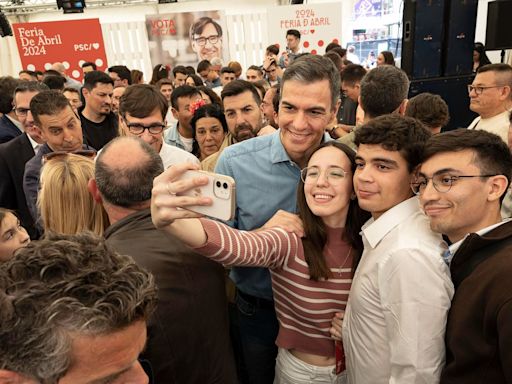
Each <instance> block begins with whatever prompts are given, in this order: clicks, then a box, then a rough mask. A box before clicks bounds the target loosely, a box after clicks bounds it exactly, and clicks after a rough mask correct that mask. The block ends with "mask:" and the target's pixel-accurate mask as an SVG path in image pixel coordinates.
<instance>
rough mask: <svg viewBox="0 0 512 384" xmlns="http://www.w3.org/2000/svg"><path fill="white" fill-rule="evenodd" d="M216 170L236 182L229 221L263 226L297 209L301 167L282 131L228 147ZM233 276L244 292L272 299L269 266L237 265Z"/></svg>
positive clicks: (237, 225) (238, 225)
mask: <svg viewBox="0 0 512 384" xmlns="http://www.w3.org/2000/svg"><path fill="white" fill-rule="evenodd" d="M215 172H217V173H222V174H224V175H228V176H231V177H232V178H233V179H235V181H236V213H235V220H234V222H230V223H228V224H230V225H231V226H233V227H235V228H238V229H243V230H252V229H256V228H260V227H261V226H263V225H264V224H265V223H266V222H267V221H268V220H269V219H270V218H271V217H272V216H274V214H275V213H276V212H277V211H278V210H279V209H282V210H284V211H288V212H292V213H296V212H297V185H298V183H299V180H300V168H299V166H298V165H297V164H295V163H294V162H293V161H292V160H290V157H289V156H288V154H287V153H286V151H285V149H284V147H283V144H282V143H281V138H280V131H277V132H275V133H273V134H271V135H267V136H261V137H256V138H253V139H250V140H246V141H243V142H241V143H238V144H234V145H231V146H229V147H227V148H226V149H224V151H223V152H222V154H221V155H220V157H219V160H218V162H217V166H216V167H215ZM231 279H232V280H233V281H234V282H235V284H236V286H237V287H238V288H239V289H240V290H241V291H242V292H245V293H248V294H250V295H253V296H256V297H260V298H264V299H267V300H272V286H271V282H270V273H269V272H268V270H267V269H266V268H256V267H234V268H233V269H232V270H231Z"/></svg>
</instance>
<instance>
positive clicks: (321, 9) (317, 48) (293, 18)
mask: <svg viewBox="0 0 512 384" xmlns="http://www.w3.org/2000/svg"><path fill="white" fill-rule="evenodd" d="M268 29H269V31H268V36H269V37H270V41H269V42H270V43H272V44H279V46H280V47H281V52H283V51H284V48H285V47H286V31H287V30H289V29H296V30H298V31H299V32H300V34H301V40H300V49H301V51H303V52H310V53H313V54H323V53H324V52H325V46H326V45H327V44H329V43H331V42H333V41H334V42H340V41H341V2H339V3H323V4H301V5H290V6H280V7H275V8H272V12H269V13H268ZM272 39H276V41H273V40H272Z"/></svg>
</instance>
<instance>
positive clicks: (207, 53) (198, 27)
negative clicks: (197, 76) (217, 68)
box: [190, 17, 222, 61]
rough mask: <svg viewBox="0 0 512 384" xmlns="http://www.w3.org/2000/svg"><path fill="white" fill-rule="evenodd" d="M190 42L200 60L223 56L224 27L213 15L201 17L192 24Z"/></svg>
mask: <svg viewBox="0 0 512 384" xmlns="http://www.w3.org/2000/svg"><path fill="white" fill-rule="evenodd" d="M190 43H191V45H192V49H193V50H194V52H195V53H197V57H198V60H205V59H206V60H210V61H211V60H212V59H213V58H214V57H219V58H221V57H222V27H221V26H220V25H219V23H217V22H216V21H215V20H213V19H212V18H211V17H201V18H200V19H198V20H196V21H195V22H194V24H192V25H191V26H190Z"/></svg>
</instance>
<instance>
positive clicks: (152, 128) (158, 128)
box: [126, 123, 165, 135]
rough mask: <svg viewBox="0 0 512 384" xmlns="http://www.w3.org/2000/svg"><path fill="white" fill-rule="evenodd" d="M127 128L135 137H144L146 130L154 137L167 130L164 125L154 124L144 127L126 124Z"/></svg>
mask: <svg viewBox="0 0 512 384" xmlns="http://www.w3.org/2000/svg"><path fill="white" fill-rule="evenodd" d="M126 126H127V127H128V131H130V133H132V134H134V135H142V134H143V133H144V131H145V130H146V129H147V130H148V132H149V133H151V134H152V135H158V134H159V133H162V131H163V130H164V128H165V124H164V123H153V124H150V125H144V124H140V123H126Z"/></svg>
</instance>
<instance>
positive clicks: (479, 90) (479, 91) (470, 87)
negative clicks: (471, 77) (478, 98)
mask: <svg viewBox="0 0 512 384" xmlns="http://www.w3.org/2000/svg"><path fill="white" fill-rule="evenodd" d="M500 87H505V85H489V86H475V85H472V84H469V85H468V93H471V91H475V94H476V95H481V94H482V93H483V92H484V90H486V89H489V88H500Z"/></svg>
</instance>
